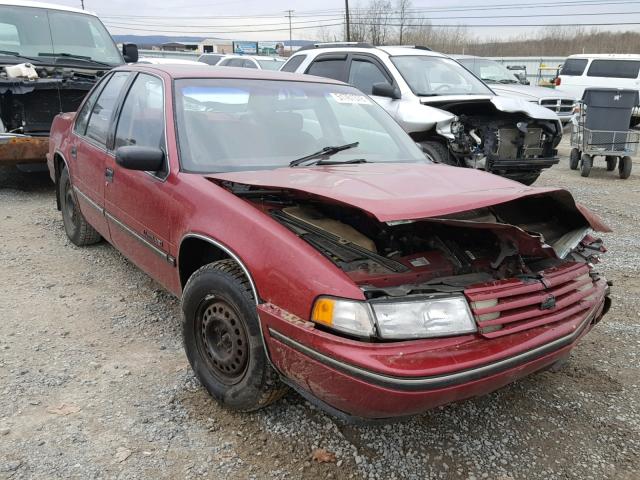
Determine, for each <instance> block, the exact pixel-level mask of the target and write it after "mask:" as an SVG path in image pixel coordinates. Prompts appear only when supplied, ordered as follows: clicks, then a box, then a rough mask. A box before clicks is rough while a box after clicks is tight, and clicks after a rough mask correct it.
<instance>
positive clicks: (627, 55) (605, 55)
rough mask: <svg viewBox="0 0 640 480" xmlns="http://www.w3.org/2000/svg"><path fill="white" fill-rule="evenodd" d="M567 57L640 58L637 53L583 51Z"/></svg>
mask: <svg viewBox="0 0 640 480" xmlns="http://www.w3.org/2000/svg"><path fill="white" fill-rule="evenodd" d="M567 58H587V59H588V58H598V59H600V58H608V59H611V60H640V55H638V54H637V53H582V54H576V55H569V56H568V57H567Z"/></svg>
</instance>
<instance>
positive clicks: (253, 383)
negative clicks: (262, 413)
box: [182, 260, 287, 412]
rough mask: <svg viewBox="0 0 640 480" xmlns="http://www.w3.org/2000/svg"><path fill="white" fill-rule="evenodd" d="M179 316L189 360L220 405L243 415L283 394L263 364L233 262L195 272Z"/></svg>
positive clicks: (244, 285)
mask: <svg viewBox="0 0 640 480" xmlns="http://www.w3.org/2000/svg"><path fill="white" fill-rule="evenodd" d="M182 312H183V316H182V336H183V340H184V348H185V351H186V354H187V358H188V359H189V363H190V364H191V368H193V371H194V372H195V374H196V376H197V377H198V379H199V380H200V382H201V383H202V384H203V385H204V387H205V388H206V389H207V390H208V392H209V393H210V394H211V395H212V396H213V397H214V398H215V399H216V400H218V402H220V403H221V404H222V405H224V406H225V407H228V408H230V409H233V410H239V411H245V412H247V411H253V410H258V409H260V408H262V407H265V406H267V405H269V404H270V403H273V402H275V401H276V400H278V399H279V398H281V397H282V396H283V395H284V394H285V393H286V391H287V387H286V386H284V384H282V383H281V382H280V379H279V378H278V374H277V373H276V372H275V371H274V370H273V368H272V367H271V365H269V361H268V359H267V355H266V352H265V349H264V345H263V343H262V337H261V334H260V323H259V320H258V313H257V311H256V304H255V301H254V298H253V294H252V291H251V288H250V284H249V281H248V280H247V278H246V276H245V275H244V272H243V271H242V269H241V268H240V266H239V265H238V264H237V263H236V262H235V261H233V260H220V261H217V262H214V263H210V264H208V265H205V266H204V267H202V268H200V269H199V270H197V271H196V272H195V273H194V274H193V275H192V276H191V278H189V281H188V282H187V285H186V286H185V288H184V292H183V294H182Z"/></svg>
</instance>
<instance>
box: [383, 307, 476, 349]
mask: <svg viewBox="0 0 640 480" xmlns="http://www.w3.org/2000/svg"><path fill="white" fill-rule="evenodd" d="M371 306H372V308H373V311H374V313H375V316H376V322H377V324H378V331H379V333H380V336H381V337H382V338H389V339H399V338H426V337H444V336H450V335H461V334H464V333H471V332H475V331H476V323H475V321H474V320H473V316H472V314H471V311H470V310H469V305H468V304H467V301H466V300H465V299H464V298H463V297H443V298H430V299H420V300H411V301H394V302H375V303H372V304H371Z"/></svg>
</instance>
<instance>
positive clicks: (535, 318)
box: [464, 263, 598, 338]
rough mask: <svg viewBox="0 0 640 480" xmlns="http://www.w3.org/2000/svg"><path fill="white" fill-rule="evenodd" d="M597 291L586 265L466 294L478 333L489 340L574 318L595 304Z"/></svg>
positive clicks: (569, 266)
mask: <svg viewBox="0 0 640 480" xmlns="http://www.w3.org/2000/svg"><path fill="white" fill-rule="evenodd" d="M597 291H598V289H597V288H596V282H595V281H594V280H593V279H592V278H591V275H590V269H589V267H588V266H587V265H586V264H584V263H570V264H567V265H564V266H562V267H557V268H552V269H548V270H545V271H543V272H540V274H539V277H538V278H536V279H517V278H512V279H509V280H502V281H496V282H492V283H490V284H483V285H477V286H471V287H469V288H467V289H466V290H465V291H464V294H465V296H466V297H467V300H468V301H469V305H470V306H471V311H472V312H473V315H474V317H475V319H476V323H477V324H478V330H479V332H480V333H481V334H482V335H483V336H485V337H488V338H494V337H501V336H503V335H508V334H510V333H515V332H519V331H522V330H527V329H530V328H534V327H539V326H542V325H546V324H549V323H553V322H559V321H562V320H566V319H569V318H571V317H572V316H574V315H577V314H579V313H581V312H583V311H584V310H587V309H589V308H591V307H593V306H594V305H595V302H596V300H597V295H596V293H597Z"/></svg>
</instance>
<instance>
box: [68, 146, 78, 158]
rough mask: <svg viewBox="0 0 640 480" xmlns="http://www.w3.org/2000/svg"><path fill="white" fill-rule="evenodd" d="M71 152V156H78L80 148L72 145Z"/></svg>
mask: <svg viewBox="0 0 640 480" xmlns="http://www.w3.org/2000/svg"><path fill="white" fill-rule="evenodd" d="M69 153H70V154H71V156H72V157H73V158H76V157H77V156H78V149H77V148H76V146H75V145H72V146H71V149H70V150H69Z"/></svg>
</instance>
